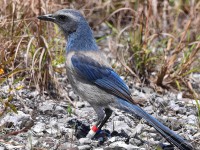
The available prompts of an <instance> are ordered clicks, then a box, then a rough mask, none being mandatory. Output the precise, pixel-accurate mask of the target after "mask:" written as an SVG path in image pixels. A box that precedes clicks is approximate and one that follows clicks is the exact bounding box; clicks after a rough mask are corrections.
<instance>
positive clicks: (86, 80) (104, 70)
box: [38, 9, 193, 150]
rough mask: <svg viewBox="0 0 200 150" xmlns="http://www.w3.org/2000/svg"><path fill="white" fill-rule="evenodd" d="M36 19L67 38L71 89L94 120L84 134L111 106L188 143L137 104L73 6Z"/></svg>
mask: <svg viewBox="0 0 200 150" xmlns="http://www.w3.org/2000/svg"><path fill="white" fill-rule="evenodd" d="M38 19H41V20H45V21H51V22H54V23H56V24H57V25H58V26H59V28H60V29H61V30H62V31H63V33H64V36H65V38H66V40H67V45H66V67H67V75H68V79H69V82H70V84H71V85H72V88H73V89H74V91H75V92H76V93H77V94H78V95H79V96H80V97H81V98H82V99H83V100H86V101H88V102H89V103H90V105H91V106H92V107H93V108H94V111H95V112H96V114H97V117H98V121H97V123H96V125H95V126H93V127H92V129H91V131H90V132H89V133H88V135H87V137H90V138H91V137H92V136H93V135H94V134H95V133H96V131H97V130H100V129H101V128H102V126H103V125H104V124H105V123H106V121H107V120H108V119H109V117H110V116H111V114H112V110H111V108H112V107H115V108H118V109H120V110H123V111H125V112H128V113H130V114H133V115H136V116H139V117H141V118H144V119H145V120H146V121H147V122H148V123H149V124H150V125H151V126H153V127H154V128H155V129H156V130H157V131H158V132H159V133H160V134H161V135H162V136H163V137H164V138H165V139H166V140H167V141H168V142H170V143H171V144H173V145H175V146H176V147H177V148H179V149H181V150H191V149H193V147H192V145H191V144H190V143H188V142H187V141H185V140H184V139H183V138H182V137H181V136H179V135H177V134H176V133H175V132H173V131H171V130H170V129H169V128H168V127H166V126H164V125H163V124H162V123H160V122H159V121H158V120H156V119H155V118H154V117H153V116H151V115H150V114H148V113H147V112H145V111H144V110H143V109H142V108H141V107H140V106H138V105H137V104H136V103H135V102H134V100H133V99H132V97H131V92H130V90H129V88H128V86H127V85H126V84H125V82H124V81H123V80H122V79H121V78H120V77H119V75H118V74H117V73H116V72H115V71H114V70H113V69H112V68H111V67H110V65H109V64H108V62H107V61H106V58H105V56H104V55H102V53H101V51H100V50H99V49H98V46H97V44H96V42H95V39H94V36H93V33H92V30H91V28H90V26H89V25H88V22H87V21H86V20H85V18H84V17H83V16H82V15H81V13H80V12H79V11H77V10H72V9H63V10H59V11H57V12H55V13H54V14H47V15H43V16H39V17H38Z"/></svg>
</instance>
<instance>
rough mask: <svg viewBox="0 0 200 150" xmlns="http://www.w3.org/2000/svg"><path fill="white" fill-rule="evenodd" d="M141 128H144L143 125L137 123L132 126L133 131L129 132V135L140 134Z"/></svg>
mask: <svg viewBox="0 0 200 150" xmlns="http://www.w3.org/2000/svg"><path fill="white" fill-rule="evenodd" d="M143 128H144V125H143V124H138V125H137V126H136V127H135V128H134V132H132V133H131V137H135V135H137V134H141V132H142V130H143Z"/></svg>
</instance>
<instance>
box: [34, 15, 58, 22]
mask: <svg viewBox="0 0 200 150" xmlns="http://www.w3.org/2000/svg"><path fill="white" fill-rule="evenodd" d="M37 18H38V19H40V20H45V21H52V22H54V21H55V17H54V16H53V15H52V14H47V15H43V16H38V17H37Z"/></svg>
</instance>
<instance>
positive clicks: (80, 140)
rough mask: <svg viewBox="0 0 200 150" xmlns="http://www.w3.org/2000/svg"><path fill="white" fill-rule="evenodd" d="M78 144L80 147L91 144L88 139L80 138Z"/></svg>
mask: <svg viewBox="0 0 200 150" xmlns="http://www.w3.org/2000/svg"><path fill="white" fill-rule="evenodd" d="M79 142H80V144H81V145H85V144H90V143H91V139H89V138H80V139H79Z"/></svg>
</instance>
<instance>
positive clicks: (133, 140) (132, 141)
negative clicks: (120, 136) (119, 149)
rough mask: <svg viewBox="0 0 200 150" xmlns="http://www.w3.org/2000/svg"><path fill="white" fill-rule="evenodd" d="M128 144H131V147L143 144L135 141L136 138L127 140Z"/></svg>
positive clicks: (137, 140)
mask: <svg viewBox="0 0 200 150" xmlns="http://www.w3.org/2000/svg"><path fill="white" fill-rule="evenodd" d="M129 142H130V144H133V145H137V146H140V145H142V144H143V142H142V141H141V140H139V139H136V138H131V139H130V140H129Z"/></svg>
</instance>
